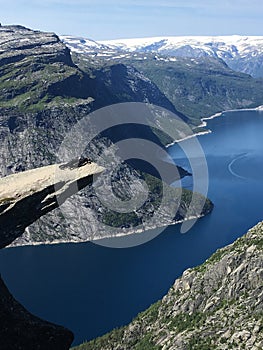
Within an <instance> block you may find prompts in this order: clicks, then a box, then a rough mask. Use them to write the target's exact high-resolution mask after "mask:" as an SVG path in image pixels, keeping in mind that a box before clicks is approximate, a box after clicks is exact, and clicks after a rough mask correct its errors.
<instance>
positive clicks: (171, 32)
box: [0, 0, 263, 40]
mask: <svg viewBox="0 0 263 350" xmlns="http://www.w3.org/2000/svg"><path fill="white" fill-rule="evenodd" d="M0 22H1V23H2V24H21V25H24V26H26V27H29V28H32V29H38V30H43V31H51V32H56V33H57V34H59V35H62V34H71V35H75V36H82V37H86V38H91V39H94V40H107V39H120V38H138V37H151V36H176V35H234V34H235V35H236V34H239V35H263V0H118V1H116V0H93V1H91V0H42V1H40V0H0Z"/></svg>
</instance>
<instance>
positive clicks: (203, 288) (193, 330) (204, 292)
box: [74, 223, 263, 350]
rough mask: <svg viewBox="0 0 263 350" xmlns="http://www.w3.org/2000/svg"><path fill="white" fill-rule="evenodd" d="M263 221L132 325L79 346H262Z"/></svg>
mask: <svg viewBox="0 0 263 350" xmlns="http://www.w3.org/2000/svg"><path fill="white" fill-rule="evenodd" d="M262 245H263V223H259V224H258V225H257V226H255V227H254V228H252V229H251V230H249V231H248V233H247V234H246V235H245V236H243V237H242V238H239V239H238V240H237V241H235V242H234V243H233V244H231V245H229V246H227V247H225V248H223V249H220V250H218V251H217V252H216V253H214V254H213V255H212V256H211V257H210V258H209V259H208V260H207V261H206V262H205V263H204V264H202V265H200V266H198V267H196V268H193V269H188V270H186V271H185V272H184V274H183V276H182V277H181V278H179V279H177V280H176V281H175V283H174V285H173V287H172V288H171V289H170V290H169V292H168V293H167V295H166V296H165V297H164V298H163V299H162V300H161V301H159V302H157V303H156V304H153V305H152V306H151V307H150V308H149V309H147V310H146V311H145V312H142V313H141V314H139V315H138V316H137V317H136V319H134V321H133V322H132V323H130V324H129V325H128V326H126V327H123V328H121V329H118V330H114V331H112V332H111V333H109V334H107V335H105V336H103V337H101V338H98V339H96V340H94V341H91V342H89V343H86V344H83V345H81V346H79V347H76V348H74V349H75V350H91V349H92V350H113V349H114V350H132V349H134V350H135V349H136V350H140V349H144V350H145V349H151V350H157V349H158V350H190V349H191V350H192V349H193V350H195V349H196V350H202V349H203V350H204V349H207V350H212V349H220V350H229V349H246V350H248V349H251V350H260V349H262V348H263V332H262V329H263V325H262V319H263V317H262V316H263V315H262V314H263V312H262V310H263V284H262V280H263V253H262Z"/></svg>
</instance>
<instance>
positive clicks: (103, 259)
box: [0, 111, 263, 344]
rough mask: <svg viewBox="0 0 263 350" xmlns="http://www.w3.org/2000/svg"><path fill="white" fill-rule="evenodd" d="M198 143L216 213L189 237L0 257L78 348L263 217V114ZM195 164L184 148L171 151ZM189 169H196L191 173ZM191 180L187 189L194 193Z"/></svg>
mask: <svg viewBox="0 0 263 350" xmlns="http://www.w3.org/2000/svg"><path fill="white" fill-rule="evenodd" d="M208 127H209V128H210V129H211V130H212V131H213V132H212V133H210V134H207V135H203V136H199V137H198V139H199V141H200V143H201V145H202V147H203V149H204V152H205V154H206V159H207V163H208V170H209V193H208V197H209V198H210V199H211V200H212V201H213V202H214V204H215V207H214V210H213V212H212V213H211V214H210V215H208V216H206V217H204V218H202V219H200V220H199V221H198V222H197V223H196V224H195V226H194V227H193V228H192V229H191V230H190V231H189V232H188V233H186V234H181V233H180V225H176V226H170V227H168V228H167V229H166V230H165V231H164V232H163V233H162V234H161V235H159V236H158V237H156V238H155V239H153V240H151V241H149V242H148V243H145V244H143V245H140V246H136V247H133V248H125V249H113V248H106V247H103V246H99V245H95V244H93V243H80V244H59V245H51V246H34V247H19V248H14V249H5V250H2V251H1V252H0V266H1V274H2V276H3V278H4V280H5V282H6V284H7V285H8V287H9V289H10V291H11V292H12V293H13V295H14V296H15V297H16V298H17V299H18V300H19V301H20V302H21V303H22V304H23V305H24V306H25V307H26V308H27V309H28V310H30V311H31V312H32V313H34V314H36V315H38V316H40V317H42V318H44V319H47V320H49V321H52V322H55V323H58V324H61V325H64V326H66V327H68V328H70V329H71V330H72V331H73V332H74V334H75V342H74V343H75V344H79V343H80V342H82V341H84V340H86V339H91V338H94V337H96V336H99V335H101V334H103V333H105V332H107V331H109V330H111V329H112V328H114V327H117V326H120V325H123V324H127V323H128V322H129V321H131V319H132V318H133V317H134V316H135V315H136V314H137V313H138V312H140V311H142V310H144V309H146V308H147V307H148V306H149V305H150V304H151V303H153V302H155V301H156V300H158V299H160V298H161V297H162V296H163V295H164V294H165V293H166V292H167V290H168V289H169V287H170V286H171V285H172V283H173V282H174V280H175V278H177V277H178V276H180V275H181V274H182V272H183V271H184V270H185V269H186V268H188V267H192V266H195V265H198V264H201V263H202V262H203V261H204V260H205V259H206V258H208V257H209V256H210V255H211V254H212V253H213V252H214V251H215V250H216V249H217V248H219V247H222V246H225V245H226V244H229V243H231V242H233V241H234V240H235V239H236V238H237V237H240V236H241V235H243V234H244V233H245V232H246V231H247V229H248V228H250V227H251V226H253V225H254V224H256V223H257V222H258V221H260V220H262V219H263V206H262V198H263V139H262V135H263V113H260V112H256V111H253V112H252V111H249V112H248V111H242V112H228V113H225V114H224V115H223V116H222V117H220V118H216V119H213V120H210V121H209V122H208ZM169 153H170V155H171V156H172V157H173V158H175V159H176V161H177V163H178V164H179V165H183V166H185V167H186V168H187V167H188V162H187V160H186V159H184V155H183V153H182V152H181V150H180V147H179V146H178V145H174V146H172V147H170V148H169ZM189 170H190V169H189ZM191 181H192V178H191V177H189V178H185V179H184V180H183V183H184V185H185V186H186V187H191Z"/></svg>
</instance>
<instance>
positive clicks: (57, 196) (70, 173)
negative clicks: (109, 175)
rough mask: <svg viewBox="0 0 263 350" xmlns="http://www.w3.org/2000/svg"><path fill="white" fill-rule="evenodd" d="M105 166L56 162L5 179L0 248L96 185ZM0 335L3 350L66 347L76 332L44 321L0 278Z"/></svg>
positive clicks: (0, 191) (0, 184)
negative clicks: (88, 187)
mask: <svg viewBox="0 0 263 350" xmlns="http://www.w3.org/2000/svg"><path fill="white" fill-rule="evenodd" d="M103 170H104V169H103V168H102V167H99V166H98V165H97V164H95V163H90V164H85V165H83V166H80V167H78V166H77V167H74V168H69V167H68V166H66V167H64V168H61V165H56V164H55V165H51V166H47V167H42V168H38V169H34V170H29V171H25V172H22V173H19V174H15V175H10V176H7V177H5V178H2V179H0V248H3V247H5V246H7V245H9V244H10V243H11V242H12V241H14V240H15V239H16V238H17V237H18V236H21V235H22V234H23V232H24V230H25V229H26V227H28V226H29V225H30V224H31V223H32V222H34V221H35V220H37V219H38V218H40V217H41V216H43V215H45V214H46V213H48V212H50V211H52V210H53V209H55V208H57V207H58V205H60V204H61V203H63V202H64V201H65V200H66V199H67V198H68V197H70V196H72V195H73V194H75V193H76V192H78V191H79V190H81V189H82V188H83V187H85V186H87V185H90V184H92V182H93V177H94V176H95V175H98V174H100V173H101V172H102V171H103ZM0 323H1V328H0V338H1V346H0V347H1V349H3V350H19V349H20V350H36V349H38V350H47V349H50V350H67V349H69V347H70V345H71V343H72V341H73V334H72V332H71V331H69V330H67V329H65V328H63V327H60V326H56V325H54V324H51V323H49V322H46V321H43V320H41V319H39V318H37V317H36V316H34V315H32V314H30V313H29V312H28V311H27V310H26V309H25V308H24V307H23V306H21V305H20V304H19V302H17V301H16V300H15V299H14V298H13V296H12V295H11V294H10V292H9V291H8V289H7V287H6V286H5V284H4V282H3V281H2V279H1V278H0Z"/></svg>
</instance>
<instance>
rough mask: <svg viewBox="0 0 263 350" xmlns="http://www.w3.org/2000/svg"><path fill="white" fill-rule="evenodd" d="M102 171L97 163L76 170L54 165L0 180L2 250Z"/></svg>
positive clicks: (0, 236) (0, 240) (0, 235)
mask: <svg viewBox="0 0 263 350" xmlns="http://www.w3.org/2000/svg"><path fill="white" fill-rule="evenodd" d="M102 171H103V168H102V167H100V166H98V165H96V164H95V163H91V164H86V165H83V166H81V167H76V168H73V169H71V168H65V169H64V168H62V167H61V166H59V165H57V164H55V165H50V166H46V167H42V168H37V169H33V170H28V171H25V172H21V173H18V174H14V175H10V176H7V177H4V178H2V179H0V227H1V232H0V248H3V247H5V246H7V245H9V244H10V243H11V242H12V241H14V240H15V239H16V238H17V237H19V236H21V235H22V234H23V232H24V231H25V229H26V227H28V226H29V225H30V224H32V223H33V222H35V221H36V220H37V219H39V218H40V217H41V216H43V215H45V214H47V213H48V212H50V211H52V210H53V209H55V208H57V207H58V206H59V205H61V204H62V203H64V202H65V200H66V199H67V198H68V197H70V196H71V195H72V194H75V193H76V192H78V190H80V189H82V188H84V187H85V186H87V185H88V184H91V183H92V182H93V176H94V175H96V174H99V173H101V172H102Z"/></svg>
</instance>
